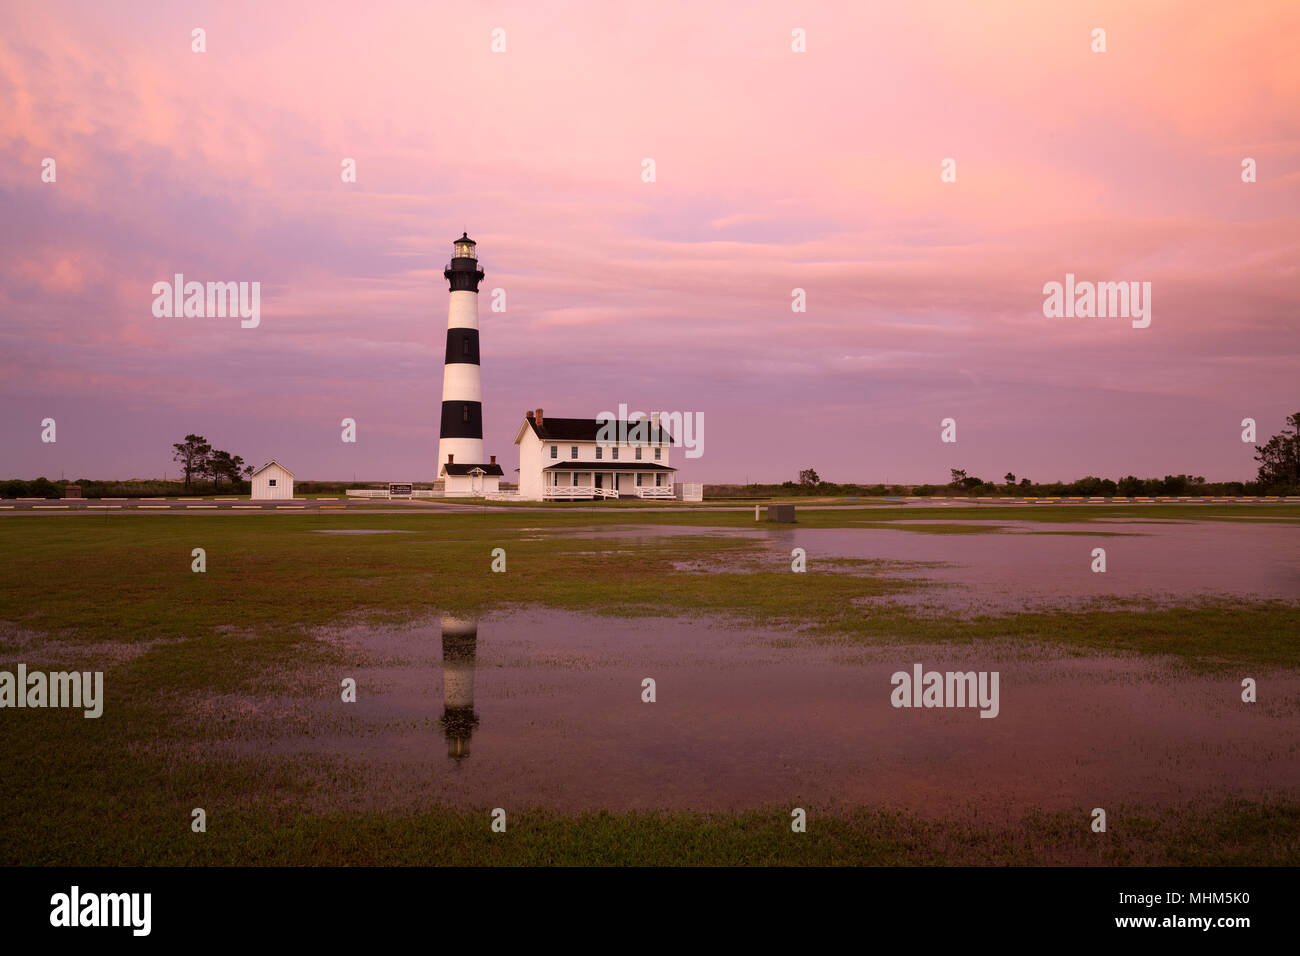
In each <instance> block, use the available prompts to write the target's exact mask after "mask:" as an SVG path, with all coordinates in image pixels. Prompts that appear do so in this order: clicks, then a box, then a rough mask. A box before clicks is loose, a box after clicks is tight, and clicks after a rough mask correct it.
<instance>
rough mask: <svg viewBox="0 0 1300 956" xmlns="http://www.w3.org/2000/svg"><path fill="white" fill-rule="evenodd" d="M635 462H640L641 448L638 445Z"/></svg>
mask: <svg viewBox="0 0 1300 956" xmlns="http://www.w3.org/2000/svg"><path fill="white" fill-rule="evenodd" d="M636 460H637V461H640V460H641V446H640V445H637V447H636Z"/></svg>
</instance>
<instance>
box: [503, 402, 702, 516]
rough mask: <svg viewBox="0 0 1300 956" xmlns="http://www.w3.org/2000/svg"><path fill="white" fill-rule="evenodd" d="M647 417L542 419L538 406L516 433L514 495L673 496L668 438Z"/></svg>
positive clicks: (543, 497) (540, 497)
mask: <svg viewBox="0 0 1300 956" xmlns="http://www.w3.org/2000/svg"><path fill="white" fill-rule="evenodd" d="M652 419H653V421H650V420H640V421H631V422H618V421H607V420H605V419H599V418H546V417H544V416H543V414H542V409H540V408H539V409H537V410H536V411H528V412H526V413H525V414H524V421H523V424H522V425H520V426H519V431H518V432H517V433H516V435H515V444H516V445H518V446H519V497H521V498H524V499H526V500H528V501H546V500H552V499H575V498H587V499H590V498H672V497H674V491H673V477H674V475H676V473H677V469H676V468H674V467H673V466H672V463H671V462H670V461H669V460H668V456H669V452H670V450H671V448H672V441H673V439H672V436H671V435H669V434H668V432H667V430H666V429H664V428H660V427H659V421H658V416H657V415H655V416H652ZM638 425H640V426H641V427H640V428H638ZM647 426H651V427H647Z"/></svg>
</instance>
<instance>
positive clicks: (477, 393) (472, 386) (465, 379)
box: [442, 362, 483, 461]
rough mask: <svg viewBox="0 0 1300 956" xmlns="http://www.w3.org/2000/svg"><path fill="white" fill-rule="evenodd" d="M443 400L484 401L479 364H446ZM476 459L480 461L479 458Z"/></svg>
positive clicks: (443, 372) (443, 375) (443, 376)
mask: <svg viewBox="0 0 1300 956" xmlns="http://www.w3.org/2000/svg"><path fill="white" fill-rule="evenodd" d="M442 400H443V401H444V402H481V401H483V386H482V385H481V384H480V380H479V374H478V366H477V365H474V364H471V363H468V362H457V363H455V364H454V365H447V366H445V367H444V368H443V370H442ZM474 460H475V461H478V459H477V458H475V459H474Z"/></svg>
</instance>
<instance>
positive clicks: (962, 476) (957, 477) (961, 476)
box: [948, 468, 966, 488]
mask: <svg viewBox="0 0 1300 956" xmlns="http://www.w3.org/2000/svg"><path fill="white" fill-rule="evenodd" d="M948 470H949V471H950V472H951V473H952V481H950V482H948V484H950V485H952V486H953V487H954V488H960V487H962V486H963V485H964V484H965V482H966V469H965V468H950V469H948Z"/></svg>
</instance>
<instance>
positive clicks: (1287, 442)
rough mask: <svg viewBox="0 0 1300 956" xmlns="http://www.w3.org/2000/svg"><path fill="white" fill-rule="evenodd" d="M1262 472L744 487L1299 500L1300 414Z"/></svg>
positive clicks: (723, 491)
mask: <svg viewBox="0 0 1300 956" xmlns="http://www.w3.org/2000/svg"><path fill="white" fill-rule="evenodd" d="M1255 460H1256V461H1258V462H1259V469H1258V471H1257V473H1256V476H1255V480H1254V481H1219V482H1207V481H1206V480H1205V479H1204V478H1203V477H1201V476H1199V475H1165V476H1164V477H1163V478H1138V477H1137V476H1136V475H1125V476H1124V477H1123V478H1120V479H1118V480H1115V479H1111V478H1097V477H1095V476H1092V475H1089V476H1087V477H1085V478H1079V479H1078V480H1076V481H1069V482H1062V481H1055V482H1049V483H1038V482H1034V481H1031V480H1030V479H1029V478H1017V477H1016V475H1015V474H1014V473H1013V472H1007V473H1006V474H1005V475H1003V476H1002V480H1001V481H997V480H993V481H985V480H984V479H983V478H980V477H978V476H975V475H968V474H967V473H966V471H965V469H962V468H953V469H951V470H950V473H949V480H948V483H947V484H944V485H888V486H886V485H883V484H877V485H859V484H836V483H834V482H829V481H822V479H821V476H820V475H818V474H817V469H815V468H805V469H803V470H802V471H800V472H799V480H798V482H793V481H787V482H785V483H784V484H782V485H748V486H744V490H745V493H746V494H751V495H752V494H763V493H766V494H791V493H793V494H815V495H840V496H855V495H862V496H873V495H882V496H889V495H894V496H899V495H921V496H926V495H936V494H941V493H944V492H952V491H958V492H961V493H962V494H965V495H972V496H975V497H979V496H981V495H997V496H1000V497H1006V496H1019V495H1023V496H1026V497H1044V496H1045V497H1057V496H1061V495H1066V496H1075V497H1087V498H1104V497H1115V496H1118V497H1122V498H1135V497H1151V496H1154V495H1166V496H1178V495H1243V494H1255V495H1297V494H1300V412H1296V413H1295V414H1294V415H1288V416H1287V418H1286V422H1285V424H1284V425H1283V428H1282V430H1281V431H1280V432H1279V433H1278V434H1276V435H1274V436H1273V437H1272V438H1270V439H1269V440H1268V441H1267V442H1265V443H1264V444H1263V445H1256V446H1255ZM739 489H740V486H736V485H725V486H722V485H711V486H709V487H708V488H706V489H705V492H706V495H708V496H710V497H717V496H726V495H728V494H733V493H734V494H737V495H738V494H739Z"/></svg>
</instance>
